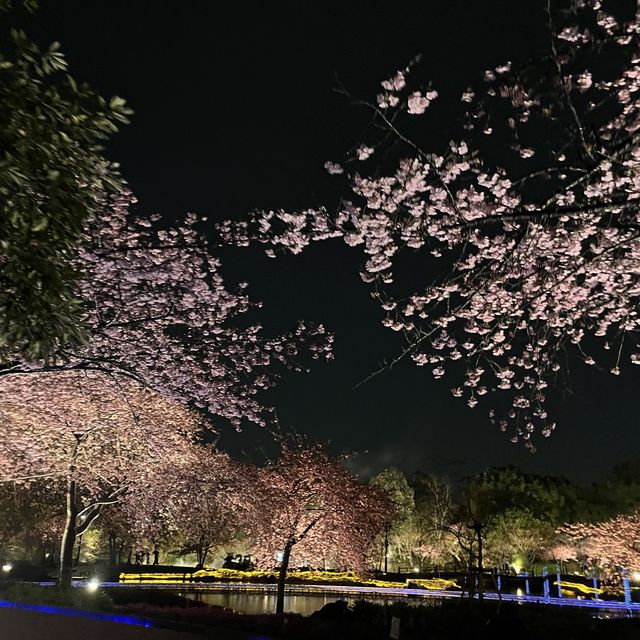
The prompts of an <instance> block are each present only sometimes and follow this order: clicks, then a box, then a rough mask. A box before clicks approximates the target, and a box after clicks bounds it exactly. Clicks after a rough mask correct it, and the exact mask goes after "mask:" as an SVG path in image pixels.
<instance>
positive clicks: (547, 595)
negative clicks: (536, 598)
mask: <svg viewBox="0 0 640 640" xmlns="http://www.w3.org/2000/svg"><path fill="white" fill-rule="evenodd" d="M542 590H543V593H544V599H545V602H549V601H550V598H551V594H550V593H549V570H548V569H547V567H543V568H542Z"/></svg>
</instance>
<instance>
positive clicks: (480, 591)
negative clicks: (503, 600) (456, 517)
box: [476, 525, 484, 600]
mask: <svg viewBox="0 0 640 640" xmlns="http://www.w3.org/2000/svg"><path fill="white" fill-rule="evenodd" d="M476 536H477V538H478V599H479V600H482V599H483V598H484V591H483V589H482V575H483V571H484V567H483V565H482V560H483V558H482V527H481V526H480V525H477V526H476Z"/></svg>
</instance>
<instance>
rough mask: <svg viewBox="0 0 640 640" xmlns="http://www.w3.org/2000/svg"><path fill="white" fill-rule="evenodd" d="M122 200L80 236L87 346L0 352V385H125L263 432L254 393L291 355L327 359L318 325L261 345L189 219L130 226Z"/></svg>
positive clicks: (326, 342) (327, 343) (244, 302)
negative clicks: (21, 380)
mask: <svg viewBox="0 0 640 640" xmlns="http://www.w3.org/2000/svg"><path fill="white" fill-rule="evenodd" d="M134 203H135V199H134V198H133V197H132V196H120V197H117V198H115V199H114V200H112V201H111V202H110V203H109V204H108V205H105V212H104V214H103V215H102V216H100V218H99V219H97V220H96V221H95V222H94V224H92V225H91V226H90V227H89V228H88V230H87V233H89V234H90V236H91V242H90V243H89V245H88V247H87V248H86V250H84V251H83V252H82V254H81V256H80V258H79V260H78V264H77V269H78V271H79V272H80V273H81V275H82V278H81V281H80V283H79V285H78V290H77V295H78V297H79V298H80V299H81V300H82V302H83V304H84V308H85V310H86V318H85V321H86V323H87V326H88V328H89V330H90V333H91V339H90V341H89V342H88V343H87V344H86V345H85V346H83V347H80V348H78V349H77V350H73V351H71V350H66V349H60V350H59V351H58V352H57V355H56V357H55V358H50V359H48V360H42V361H31V362H27V361H24V360H22V359H21V358H20V357H19V354H17V353H15V352H11V351H8V350H6V349H5V350H4V351H1V352H0V363H2V362H3V363H4V364H5V366H4V367H3V368H2V369H0V376H11V375H13V374H17V373H33V372H41V371H47V372H54V371H69V370H88V371H93V370H97V371H102V372H105V373H108V374H116V375H118V376H124V377H129V378H131V379H132V380H135V381H136V382H138V383H139V384H141V385H143V386H145V387H149V388H151V389H153V390H154V391H155V392H156V393H159V394H161V395H162V396H164V397H166V398H169V399H172V400H178V401H181V402H183V403H185V404H191V405H192V406H194V407H195V408H197V409H201V410H206V411H208V412H210V413H211V414H213V415H216V416H219V417H223V418H226V419H227V420H229V421H230V422H231V423H232V424H233V425H235V426H236V427H239V426H240V424H241V422H242V421H243V420H250V421H253V422H256V423H260V424H262V423H264V416H263V407H262V406H261V404H260V402H259V400H258V399H257V394H258V393H259V391H260V390H262V389H264V388H266V387H268V386H270V384H271V383H272V382H273V380H274V374H275V373H276V370H275V369H274V366H276V367H277V366H278V365H283V366H287V367H289V366H291V367H294V368H298V369H299V368H300V361H299V356H301V355H302V354H303V353H310V355H311V356H312V357H325V356H328V355H329V354H330V348H331V339H330V338H329V337H328V336H326V334H325V331H324V329H323V327H322V326H320V327H315V328H312V327H306V326H305V325H304V324H299V325H298V326H297V327H296V328H295V329H294V330H292V331H291V332H290V333H289V334H286V335H277V336H271V337H270V336H265V335H263V333H262V331H261V329H262V328H261V326H260V325H259V324H251V323H248V322H244V323H243V322H242V319H241V318H239V316H241V315H242V314H244V313H246V312H247V311H249V310H250V309H252V308H255V307H257V306H259V305H257V304H252V303H251V302H250V301H249V299H248V298H247V296H246V295H245V294H244V293H242V290H243V289H244V288H245V287H246V285H244V284H243V285H241V286H240V291H238V292H235V293H232V292H230V291H227V290H226V289H225V287H224V283H223V281H222V277H221V275H220V273H219V267H220V263H219V262H218V260H216V259H215V258H213V257H212V256H211V255H210V253H209V251H208V247H207V245H206V241H205V240H204V238H202V237H201V236H200V235H199V234H198V232H197V230H196V226H197V218H196V216H188V217H187V219H186V221H185V222H184V224H183V225H182V226H178V227H176V228H171V229H158V228H154V227H153V224H154V223H157V222H158V219H159V218H158V217H157V216H155V217H153V218H152V219H151V220H149V219H143V218H138V219H136V218H134V217H133V215H132V214H131V213H130V207H132V206H133V204H134Z"/></svg>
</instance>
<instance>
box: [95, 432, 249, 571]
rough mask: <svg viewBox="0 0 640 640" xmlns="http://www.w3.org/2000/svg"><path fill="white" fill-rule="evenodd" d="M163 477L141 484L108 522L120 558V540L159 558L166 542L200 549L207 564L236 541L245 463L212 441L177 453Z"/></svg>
mask: <svg viewBox="0 0 640 640" xmlns="http://www.w3.org/2000/svg"><path fill="white" fill-rule="evenodd" d="M163 464H164V469H163V470H162V471H160V474H159V475H160V477H161V478H162V481H161V482H158V483H157V484H155V485H153V486H148V485H147V486H140V485H138V486H136V487H135V488H134V489H132V490H131V491H129V492H128V493H127V495H126V496H125V497H124V499H123V500H121V501H120V504H119V505H118V507H117V508H116V509H114V510H112V512H111V513H110V514H109V517H108V518H107V519H106V520H105V521H104V522H103V528H104V529H105V530H106V531H107V532H108V535H109V538H110V540H112V541H113V542H112V547H111V549H110V555H111V557H112V559H113V561H114V562H115V555H116V554H115V551H116V540H118V539H119V540H120V541H121V542H122V543H123V544H124V545H126V546H128V547H129V548H130V549H131V550H135V553H136V555H137V556H138V557H140V556H144V557H145V558H147V557H149V556H150V555H153V558H154V560H153V562H154V564H158V562H159V553H160V548H161V547H162V546H165V547H170V548H171V549H172V552H173V553H177V554H178V555H187V554H192V553H193V554H195V556H196V561H197V564H198V566H199V567H202V566H203V565H204V564H205V563H206V561H207V557H208V556H209V554H210V552H211V551H212V550H213V549H215V548H216V547H218V546H220V545H222V544H226V543H228V542H230V541H231V540H232V539H233V537H234V535H235V533H236V531H237V529H238V527H239V525H240V522H241V514H242V512H243V509H244V505H243V495H244V492H243V489H244V485H245V480H244V478H243V476H242V475H241V468H242V467H241V466H240V465H238V464H237V463H234V462H233V461H232V460H231V459H230V458H229V456H228V455H226V454H223V453H220V452H218V451H215V450H214V449H213V448H212V447H211V446H205V445H202V444H194V445H191V447H190V448H189V451H188V452H187V454H186V455H180V456H177V457H176V456H172V457H171V458H170V459H169V460H167V461H165V462H164V463H163Z"/></svg>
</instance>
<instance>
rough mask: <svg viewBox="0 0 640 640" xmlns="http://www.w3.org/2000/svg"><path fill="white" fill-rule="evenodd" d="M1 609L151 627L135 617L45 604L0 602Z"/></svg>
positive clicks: (145, 621)
mask: <svg viewBox="0 0 640 640" xmlns="http://www.w3.org/2000/svg"><path fill="white" fill-rule="evenodd" d="M0 608H2V609H21V610H22V611H37V612H38V613H55V614H57V615H59V616H69V617H72V618H89V619H90V620H101V621H103V622H116V623H117V624H132V625H135V626H137V627H147V628H149V627H153V626H154V625H153V622H151V620H147V619H145V618H138V617H136V616H123V615H117V614H113V613H104V612H102V611H82V610H81V609H67V608H66V607H54V606H52V605H46V604H26V603H24V602H12V601H9V600H0Z"/></svg>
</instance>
